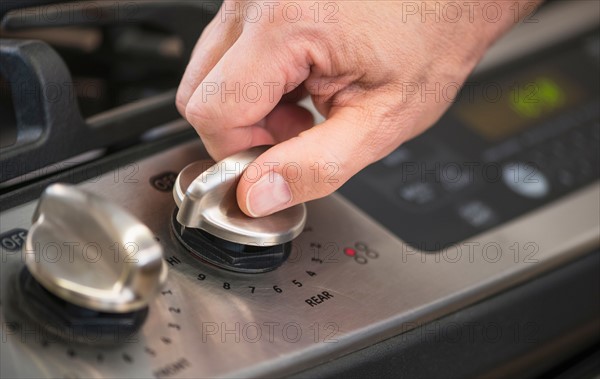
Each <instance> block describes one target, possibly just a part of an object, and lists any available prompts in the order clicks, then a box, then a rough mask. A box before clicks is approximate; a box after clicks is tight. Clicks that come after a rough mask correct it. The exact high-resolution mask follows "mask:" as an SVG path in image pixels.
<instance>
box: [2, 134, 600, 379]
mask: <svg viewBox="0 0 600 379" xmlns="http://www.w3.org/2000/svg"><path fill="white" fill-rule="evenodd" d="M201 151H202V149H201V146H200V144H199V143H196V142H193V143H189V144H187V145H185V146H182V147H176V148H174V149H172V150H170V151H167V152H164V153H162V154H160V155H157V156H154V157H152V158H150V159H147V160H144V161H141V162H138V163H134V164H133V165H129V166H127V167H124V168H121V169H119V170H116V171H114V172H110V173H107V174H106V175H104V176H102V177H101V178H100V179H99V180H98V181H94V182H88V183H83V184H82V185H81V187H83V188H85V189H87V190H89V191H91V192H94V193H97V194H98V195H101V196H103V197H105V198H108V199H111V200H113V201H115V202H116V203H118V204H120V205H121V206H123V207H125V208H126V209H128V210H129V211H131V213H132V214H133V215H134V216H136V217H137V218H139V219H140V220H142V221H143V222H144V223H145V224H146V225H148V227H149V228H150V229H151V230H152V231H153V232H154V233H155V234H156V236H157V237H159V238H160V241H161V243H162V244H163V247H164V250H165V255H166V259H167V261H168V262H172V263H174V264H173V265H171V266H170V272H169V279H168V281H167V284H166V286H165V288H164V292H163V294H161V295H159V297H158V299H156V300H155V301H154V302H153V303H152V304H151V307H150V316H149V319H148V321H147V322H146V324H145V325H144V327H143V328H142V331H141V333H140V334H139V335H136V336H131V340H130V341H128V342H127V343H125V344H123V345H122V346H121V347H119V348H115V349H112V350H106V349H103V348H99V347H93V346H89V347H86V346H81V345H75V344H72V345H70V344H65V343H62V342H58V341H56V340H52V337H51V336H49V335H48V334H47V333H45V332H44V331H43V330H42V329H36V330H18V329H11V325H13V324H11V322H10V321H11V320H10V317H9V319H8V320H7V317H5V315H3V316H2V325H3V328H2V335H1V338H2V345H1V346H2V353H1V357H2V361H1V364H2V369H1V370H2V376H3V377H23V378H24V377H130V376H131V377H151V376H155V377H169V376H173V377H213V376H227V377H231V376H265V375H279V374H285V373H290V372H294V371H297V370H300V369H302V368H303V367H309V366H312V365H315V364H317V363H319V362H323V361H325V360H327V359H330V358H333V357H336V356H340V355H342V354H344V353H346V352H348V351H351V350H354V349H358V348H361V347H364V346H368V345H370V344H373V343H375V342H377V341H380V340H382V339H384V338H386V337H389V336H391V335H395V334H397V333H400V332H401V331H405V330H408V329H411V328H414V327H415V326H416V325H418V324H421V323H424V322H426V321H428V320H432V319H434V318H437V317H440V316H442V315H445V314H448V313H450V312H452V311H454V310H456V309H458V308H460V307H464V306H466V305H468V304H470V303H473V302H475V301H477V300H479V299H481V298H483V297H485V296H489V295H491V294H493V293H497V292H498V291H501V290H503V289H505V288H507V287H509V286H512V285H515V284H517V283H519V282H521V281H524V280H527V279H529V278H531V277H532V276H534V275H536V274H539V273H540V272H543V271H546V270H549V269H552V268H555V267H558V266H559V265H560V264H562V263H564V262H566V261H568V260H570V259H573V258H575V257H577V256H579V255H580V254H582V253H583V252H585V251H587V250H588V249H590V248H592V247H595V246H598V245H599V244H600V241H599V239H598V236H599V234H600V226H599V225H600V222H599V219H598V217H599V214H600V199H599V196H598V193H599V191H600V184H598V183H596V184H594V185H592V186H589V187H588V188H585V189H583V190H581V191H579V192H578V193H575V194H573V195H572V196H569V197H567V198H564V199H562V200H560V201H557V202H556V203H554V204H552V205H550V206H547V207H545V208H543V209H540V210H538V211H536V212H533V213H531V214H529V215H526V216H524V217H522V218H520V219H517V220H515V221H513V222H511V223H509V224H506V225H504V226H502V227H499V228H497V229H495V230H492V231H490V232H488V233H485V234H482V235H480V236H477V237H475V238H473V239H472V240H470V241H466V242H465V243H462V244H460V245H457V246H455V247H454V248H452V249H448V250H445V251H441V252H439V253H436V254H424V253H421V252H419V251H415V250H413V249H411V248H410V247H409V246H407V245H405V244H404V243H403V242H402V241H400V240H398V239H397V238H396V237H395V236H393V235H391V234H390V233H389V232H387V231H386V230H385V229H383V228H382V227H380V226H379V225H378V224H377V223H375V222H374V221H373V220H372V219H370V218H369V217H367V216H366V215H364V214H363V213H362V212H360V211H359V210H357V209H356V208H355V207H354V206H352V205H351V204H349V203H348V202H347V201H345V200H344V199H343V198H341V197H340V196H337V195H333V196H330V197H328V198H326V199H322V200H318V201H315V202H312V203H310V204H308V221H307V227H306V229H305V231H304V232H303V233H302V234H301V235H300V236H299V237H298V238H297V239H296V240H295V241H294V252H293V253H292V256H291V257H290V260H289V261H288V262H287V263H285V264H284V265H283V266H282V267H280V268H279V269H277V270H275V271H273V272H269V273H265V274H259V275H247V274H246V275H244V274H235V273H231V272H225V271H222V270H219V269H216V268H212V267H209V266H208V265H206V264H204V263H202V262H200V261H198V260H196V259H194V258H192V257H190V256H189V254H188V253H187V252H186V251H185V249H183V248H182V247H180V246H179V245H178V243H177V242H176V240H175V238H174V237H173V236H172V235H171V232H170V227H169V220H170V217H171V216H172V212H173V209H174V206H175V204H174V201H173V198H172V195H171V193H170V192H161V191H158V190H156V189H155V188H153V187H152V186H151V185H150V183H149V181H150V178H151V177H153V176H155V175H157V174H159V173H162V172H167V171H172V172H177V171H179V170H181V169H182V168H183V167H184V166H185V165H186V164H187V163H189V162H191V161H194V160H197V159H201V158H203V154H202V153H201ZM124 173H127V174H128V175H123V174H124ZM34 208H35V203H34V202H32V203H28V204H25V205H23V206H20V207H17V208H14V209H11V210H10V211H8V212H5V213H4V214H2V225H1V227H0V231H1V232H6V231H8V230H11V229H14V228H28V227H29V225H30V217H31V215H32V214H33V211H34ZM565 220H569V222H565ZM357 244H358V245H357ZM346 247H349V248H354V249H356V251H357V255H358V256H360V257H363V258H365V259H366V261H367V263H363V264H361V263H358V262H357V260H355V259H354V258H352V257H349V256H347V255H346V254H344V248H346ZM365 247H366V249H368V250H366V249H365ZM515 249H516V250H515ZM22 264H23V262H22V257H21V254H20V253H14V252H9V251H6V250H2V265H1V269H2V271H1V274H2V282H1V286H2V290H3V295H2V308H3V311H9V312H8V314H10V310H9V309H6V306H5V295H6V293H5V291H6V290H5V288H6V286H7V282H8V281H10V280H13V279H12V276H13V274H14V273H15V272H16V270H18V269H19V267H20V266H22ZM307 271H310V272H312V273H314V274H316V275H314V276H311V275H310V274H309V273H307ZM199 275H200V279H204V280H199V279H198V278H199ZM294 281H295V282H294ZM300 285H301V286H300ZM319 295H320V297H319ZM3 313H4V312H3ZM48 341H49V343H48Z"/></svg>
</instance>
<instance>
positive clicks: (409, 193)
mask: <svg viewBox="0 0 600 379" xmlns="http://www.w3.org/2000/svg"><path fill="white" fill-rule="evenodd" d="M398 194H399V195H400V197H401V198H402V199H403V200H404V201H406V202H409V203H413V204H416V205H425V204H428V203H431V202H432V201H434V200H435V199H436V197H437V196H436V191H435V188H434V187H433V184H431V183H428V182H413V183H407V184H405V185H403V186H402V187H400V189H399V190H398Z"/></svg>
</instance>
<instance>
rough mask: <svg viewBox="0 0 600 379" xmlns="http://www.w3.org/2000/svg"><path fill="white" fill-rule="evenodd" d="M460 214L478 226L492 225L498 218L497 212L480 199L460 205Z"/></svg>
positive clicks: (468, 221)
mask: <svg viewBox="0 0 600 379" xmlns="http://www.w3.org/2000/svg"><path fill="white" fill-rule="evenodd" d="M458 215H459V216H460V217H461V218H462V219H463V220H465V221H466V222H467V223H469V225H471V226H473V227H476V228H479V227H482V226H487V225H490V224H492V223H493V222H494V221H495V220H496V214H495V212H494V211H493V210H492V208H490V207H489V206H488V205H487V204H485V203H483V202H482V201H479V200H473V201H470V202H468V203H466V204H464V205H462V206H461V207H459V208H458Z"/></svg>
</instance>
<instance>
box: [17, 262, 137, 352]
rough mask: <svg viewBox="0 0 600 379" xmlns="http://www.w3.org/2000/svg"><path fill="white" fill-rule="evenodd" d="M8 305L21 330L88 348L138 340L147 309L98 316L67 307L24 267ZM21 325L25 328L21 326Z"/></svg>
mask: <svg viewBox="0 0 600 379" xmlns="http://www.w3.org/2000/svg"><path fill="white" fill-rule="evenodd" d="M14 279H15V280H12V281H11V282H12V283H11V285H12V286H13V288H12V291H10V292H11V294H10V299H9V301H10V303H11V304H10V305H11V308H12V309H13V310H15V312H16V313H15V314H14V315H13V317H12V318H13V319H15V320H18V323H19V324H21V325H22V326H21V327H22V328H24V329H28V330H32V329H33V330H37V331H38V332H39V334H40V335H41V336H42V337H43V338H44V339H46V340H49V339H58V340H61V341H63V342H68V343H70V342H77V343H83V344H87V345H119V344H125V343H128V342H129V343H131V342H134V341H136V340H137V339H139V336H138V335H137V332H138V330H139V329H140V327H141V326H142V324H143V323H144V321H145V320H146V317H147V316H148V308H147V307H146V308H143V309H141V310H138V311H134V312H128V313H108V312H98V311H94V310H92V309H88V308H84V307H80V306H78V305H75V304H72V303H69V302H67V301H65V300H63V299H61V298H60V297H58V296H56V295H54V294H53V293H51V292H49V291H48V290H46V289H45V288H44V287H43V286H42V285H41V284H40V283H39V282H38V281H37V280H35V278H34V277H33V276H32V275H31V273H30V272H29V270H28V269H27V267H23V269H22V270H21V272H20V273H19V274H18V275H16V277H14ZM23 324H24V325H23Z"/></svg>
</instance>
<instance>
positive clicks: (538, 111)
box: [454, 71, 584, 141]
mask: <svg viewBox="0 0 600 379" xmlns="http://www.w3.org/2000/svg"><path fill="white" fill-rule="evenodd" d="M583 96H584V94H583V91H582V89H580V88H579V87H578V86H576V85H575V84H574V83H573V82H572V81H570V80H567V79H566V78H564V77H563V76H561V75H560V74H558V73H556V72H550V71H549V72H545V73H540V72H539V71H538V72H537V74H533V75H527V76H525V77H523V78H521V79H518V80H515V81H514V82H512V83H508V84H503V85H500V84H498V83H490V84H489V85H484V86H482V89H481V91H476V92H475V93H474V95H472V96H471V97H470V98H466V97H462V98H461V99H460V101H459V102H458V104H457V107H456V108H455V110H454V112H455V114H457V115H458V117H459V118H460V119H461V120H462V121H464V122H465V124H466V125H467V126H468V127H469V128H470V129H472V130H473V131H475V132H477V133H478V134H479V135H481V136H483V137H484V138H485V139H487V140H489V141H499V140H502V139H505V138H508V137H510V136H512V135H514V134H516V133H519V132H520V131H522V130H524V129H526V128H528V127H530V126H533V125H535V124H538V123H540V122H541V121H544V120H546V119H548V118H551V117H553V116H555V115H556V114H558V113H560V112H561V111H563V110H564V109H566V108H568V107H570V106H571V105H573V104H576V103H578V102H579V101H580V100H581V98H582V97H583Z"/></svg>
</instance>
